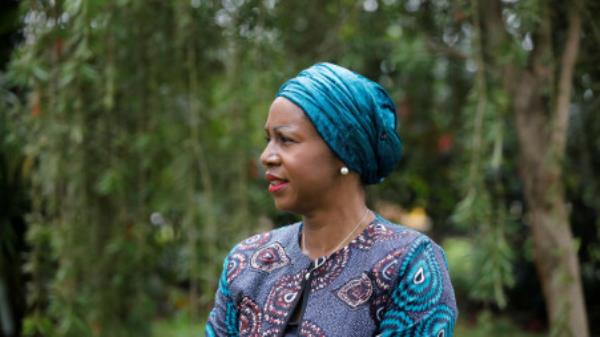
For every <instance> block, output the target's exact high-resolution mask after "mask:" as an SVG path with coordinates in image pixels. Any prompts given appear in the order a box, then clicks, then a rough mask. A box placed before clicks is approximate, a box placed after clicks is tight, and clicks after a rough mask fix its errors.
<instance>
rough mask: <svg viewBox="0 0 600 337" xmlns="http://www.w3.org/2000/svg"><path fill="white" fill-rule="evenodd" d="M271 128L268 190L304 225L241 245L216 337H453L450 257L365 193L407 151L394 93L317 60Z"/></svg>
mask: <svg viewBox="0 0 600 337" xmlns="http://www.w3.org/2000/svg"><path fill="white" fill-rule="evenodd" d="M265 132H266V134H267V145H266V148H265V150H264V151H263V153H262V155H261V161H262V163H263V164H264V166H265V167H266V174H265V177H266V179H267V180H268V181H269V188H268V189H269V192H270V193H272V195H273V198H274V200H275V205H276V207H277V208H278V209H280V210H284V211H288V212H293V213H296V214H300V215H301V216H302V222H300V223H296V224H292V225H289V226H285V227H282V228H279V229H275V230H273V231H270V232H267V233H263V234H258V235H255V236H253V237H251V238H249V239H246V240H244V241H242V242H240V243H239V244H238V245H236V246H235V247H234V248H233V250H232V251H231V252H230V253H229V255H228V256H227V258H226V259H225V263H224V266H223V268H224V270H223V274H222V276H221V279H220V282H219V289H218V291H217V295H216V300H215V306H214V309H213V310H212V312H211V314H210V316H209V319H208V323H207V325H206V335H207V336H238V335H239V336H341V337H349V336H375V335H377V336H418V337H421V336H432V337H442V336H444V337H449V336H452V334H453V329H454V322H455V319H456V316H457V309H456V303H455V298H454V291H453V289H452V286H451V283H450V279H449V277H448V271H447V264H446V260H445V257H444V253H443V251H442V249H441V248H440V247H439V246H437V245H436V244H435V243H433V242H432V241H431V240H430V239H429V238H427V237H426V236H424V235H422V234H420V233H418V232H416V231H413V230H410V229H408V228H405V227H402V226H399V225H395V224H392V223H390V222H388V221H386V220H385V219H383V218H382V217H381V216H379V215H376V214H375V213H374V212H373V211H371V210H369V209H368V208H367V206H366V204H365V192H364V186H365V185H368V184H375V183H378V182H380V181H381V180H382V179H383V178H384V177H385V176H387V175H388V174H389V173H390V172H391V171H392V169H393V168H394V166H395V165H396V163H397V162H398V161H399V159H400V155H401V150H402V146H401V142H400V138H399V136H398V134H397V133H396V114H395V107H394V104H393V102H392V100H391V99H390V97H389V96H388V94H387V93H386V92H385V90H384V89H383V88H382V87H381V86H379V85H378V84H376V83H374V82H372V81H370V80H368V79H366V78H365V77H362V76H360V75H358V74H356V73H353V72H351V71H350V70H348V69H345V68H342V67H340V66H337V65H334V64H330V63H319V64H316V65H314V66H312V67H310V68H308V69H306V70H304V71H302V72H300V73H299V74H298V76H297V77H295V78H292V79H290V80H289V81H287V82H286V83H285V84H284V85H283V86H282V87H281V88H280V90H279V92H278V93H277V95H276V98H275V100H274V101H273V103H272V105H271V108H270V110H269V115H268V118H267V122H266V126H265Z"/></svg>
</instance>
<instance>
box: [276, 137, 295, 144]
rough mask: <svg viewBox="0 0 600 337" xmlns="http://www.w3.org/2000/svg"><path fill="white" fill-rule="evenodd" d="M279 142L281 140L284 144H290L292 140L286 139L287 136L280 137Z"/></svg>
mask: <svg viewBox="0 0 600 337" xmlns="http://www.w3.org/2000/svg"><path fill="white" fill-rule="evenodd" d="M279 140H280V141H281V142H282V143H290V142H292V140H291V139H290V138H288V137H285V136H280V137H279Z"/></svg>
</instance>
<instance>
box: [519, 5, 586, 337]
mask: <svg viewBox="0 0 600 337" xmlns="http://www.w3.org/2000/svg"><path fill="white" fill-rule="evenodd" d="M543 20H550V19H549V16H546V17H545V18H543ZM549 25H550V24H549V22H547V23H545V24H544V23H542V25H541V29H540V32H539V35H538V38H539V39H538V40H537V41H536V43H537V45H536V49H535V50H534V51H532V54H531V58H530V60H531V63H530V69H528V70H526V71H524V72H523V73H522V74H521V76H520V79H519V80H518V81H516V82H515V83H518V84H516V85H515V86H514V87H513V89H514V90H513V94H514V96H513V97H514V110H515V118H516V119H515V124H516V128H517V133H518V140H519V148H520V149H521V154H520V159H519V170H520V174H521V178H522V180H523V185H524V192H525V199H526V202H527V206H528V212H527V223H528V224H529V225H530V226H531V232H532V235H533V243H534V258H535V264H536V268H537V272H538V275H539V278H540V281H541V283H542V289H543V292H544V297H545V299H546V302H547V303H546V305H547V313H548V319H549V322H550V327H551V331H552V333H551V335H552V336H565V337H566V336H573V337H588V336H589V330H588V322H587V315H586V309H585V302H584V297H583V290H582V284H581V276H580V270H579V260H578V256H577V247H576V244H575V242H574V240H573V235H572V233H571V228H570V223H569V210H568V207H567V205H566V199H565V192H564V187H563V184H562V179H563V178H562V176H563V169H562V162H563V160H564V157H565V150H564V149H565V140H566V133H567V123H568V118H567V117H568V112H569V111H568V110H569V103H570V98H571V81H572V76H573V68H574V65H575V60H576V57H577V49H578V47H579V45H578V43H579V35H580V31H581V28H580V27H581V23H580V19H579V16H578V13H577V12H576V11H575V10H574V11H573V13H572V15H571V17H570V20H569V29H568V33H567V41H566V43H565V47H564V51H563V55H562V59H561V63H560V73H559V79H558V85H557V89H558V92H556V95H555V98H556V101H555V104H554V106H555V108H554V109H552V108H551V107H549V106H551V105H552V104H551V103H548V97H547V93H548V90H547V89H548V88H549V87H551V86H552V85H553V82H554V81H552V76H553V74H554V70H553V69H552V68H551V65H549V64H548V58H547V56H548V55H549V54H550V53H551V45H550V32H549ZM544 27H546V28H547V29H545V28H544ZM550 100H551V99H550ZM550 110H553V111H550Z"/></svg>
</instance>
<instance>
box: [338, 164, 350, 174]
mask: <svg viewBox="0 0 600 337" xmlns="http://www.w3.org/2000/svg"><path fill="white" fill-rule="evenodd" d="M349 172H350V170H348V168H347V167H346V166H342V168H341V169H340V173H341V174H342V175H343V176H345V175H347V174H348V173H349Z"/></svg>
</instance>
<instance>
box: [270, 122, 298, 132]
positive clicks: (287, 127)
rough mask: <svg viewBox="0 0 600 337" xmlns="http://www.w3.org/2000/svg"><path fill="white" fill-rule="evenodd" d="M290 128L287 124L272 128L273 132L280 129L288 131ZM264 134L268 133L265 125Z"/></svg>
mask: <svg viewBox="0 0 600 337" xmlns="http://www.w3.org/2000/svg"><path fill="white" fill-rule="evenodd" d="M291 127H292V126H291V125H287V124H285V125H277V126H274V127H273V131H277V130H280V129H289V128H291ZM265 132H269V128H268V127H267V126H266V125H265Z"/></svg>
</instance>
